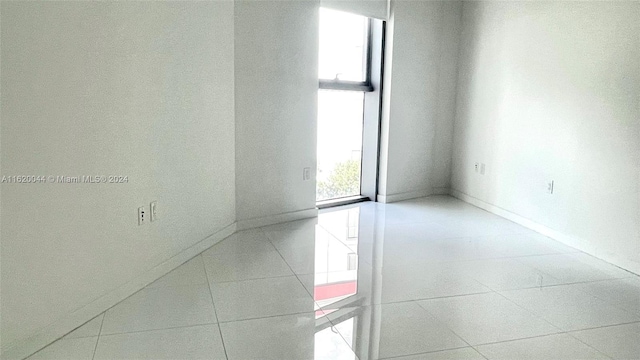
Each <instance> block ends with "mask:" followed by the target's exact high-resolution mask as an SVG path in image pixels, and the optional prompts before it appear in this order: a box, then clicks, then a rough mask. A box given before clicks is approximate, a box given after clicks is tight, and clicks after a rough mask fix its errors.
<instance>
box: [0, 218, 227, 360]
mask: <svg viewBox="0 0 640 360" xmlns="http://www.w3.org/2000/svg"><path fill="white" fill-rule="evenodd" d="M235 231H236V223H233V224H231V225H228V226H226V227H224V228H223V229H221V230H219V231H217V232H215V233H214V234H212V235H210V236H208V237H206V238H205V239H203V240H201V241H199V242H197V243H196V244H194V245H192V246H190V247H189V248H187V249H185V250H182V251H181V252H180V253H178V254H176V255H175V256H173V257H171V258H169V259H168V260H166V261H165V262H163V263H161V264H158V265H157V266H156V267H154V268H152V269H151V270H149V271H147V272H145V273H144V274H142V275H140V276H138V277H136V278H134V279H133V280H131V281H129V282H127V283H126V284H124V285H122V286H120V287H118V288H117V289H115V290H113V291H111V292H109V293H107V294H105V295H104V296H102V297H100V298H98V299H96V300H94V301H93V302H91V303H89V304H87V305H85V306H84V307H82V308H80V309H78V310H76V311H74V312H73V313H71V314H69V315H68V316H66V317H64V318H62V319H60V320H59V321H56V322H54V323H53V324H51V325H49V326H47V327H45V328H44V329H42V330H40V331H39V332H38V333H37V334H35V335H34V336H31V337H29V338H27V339H25V340H22V341H18V342H16V343H14V344H12V345H11V346H9V347H8V348H7V349H6V350H4V351H3V352H2V355H1V356H0V358H2V359H7V360H8V359H24V358H25V357H27V356H30V355H31V354H33V353H35V352H36V351H38V350H40V349H42V348H43V347H45V346H47V345H49V344H50V343H52V342H54V341H56V340H58V339H60V338H61V337H63V336H64V335H66V334H68V333H69V332H71V331H73V330H74V329H76V328H77V327H79V326H81V325H82V324H84V323H85V322H87V321H89V320H90V319H93V318H94V317H96V316H98V315H100V314H101V313H103V312H104V311H106V310H107V309H109V308H111V307H113V306H114V305H116V304H118V303H119V302H121V301H122V300H124V299H126V298H128V297H129V296H131V295H133V294H135V293H136V292H138V291H139V290H141V289H142V288H144V287H145V286H147V285H149V284H150V283H152V282H154V281H156V280H157V279H159V278H161V277H162V276H164V275H165V274H167V273H169V272H170V271H171V270H173V269H175V268H177V267H178V266H180V265H182V264H184V263H185V262H187V261H188V260H190V259H191V258H193V257H194V256H196V255H198V254H200V253H201V252H203V251H204V250H206V249H208V248H210V247H211V246H213V245H215V244H216V243H218V242H220V241H221V240H223V239H225V238H226V237H228V236H230V235H232V234H233V233H234V232H235Z"/></svg>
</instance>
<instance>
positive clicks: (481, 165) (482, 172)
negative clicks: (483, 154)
mask: <svg viewBox="0 0 640 360" xmlns="http://www.w3.org/2000/svg"><path fill="white" fill-rule="evenodd" d="M484 169H485V165H484V163H480V175H484Z"/></svg>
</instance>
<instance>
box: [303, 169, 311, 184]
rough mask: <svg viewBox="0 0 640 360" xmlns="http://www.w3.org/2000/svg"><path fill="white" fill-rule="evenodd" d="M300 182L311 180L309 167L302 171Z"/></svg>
mask: <svg viewBox="0 0 640 360" xmlns="http://www.w3.org/2000/svg"><path fill="white" fill-rule="evenodd" d="M302 180H304V181H307V180H311V168H310V167H306V168H304V169H302Z"/></svg>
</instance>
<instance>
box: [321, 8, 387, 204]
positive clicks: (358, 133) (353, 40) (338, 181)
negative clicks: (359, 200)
mask: <svg viewBox="0 0 640 360" xmlns="http://www.w3.org/2000/svg"><path fill="white" fill-rule="evenodd" d="M372 23H373V21H372V20H371V19H369V18H366V17H364V16H359V15H354V14H349V13H344V12H340V11H335V10H329V9H324V8H322V9H320V55H319V74H318V75H319V76H318V77H319V87H320V90H319V91H318V173H317V191H316V199H317V200H318V201H320V202H322V201H325V200H331V199H340V198H345V197H358V196H361V195H362V194H363V183H364V182H363V165H364V164H367V163H373V164H374V165H376V166H377V138H376V139H375V142H376V145H375V146H376V151H375V154H373V156H375V157H376V161H373V162H372V161H369V162H367V161H366V159H365V156H366V155H367V154H366V151H364V150H365V148H366V146H365V145H366V144H367V139H366V136H367V135H366V134H368V132H367V131H366V126H367V122H366V119H365V118H366V116H367V107H371V106H374V107H375V106H377V104H378V102H377V101H376V102H375V104H370V103H371V101H367V94H368V93H371V92H374V91H376V88H375V87H374V86H373V83H372V58H375V56H372V48H373V46H372V45H373V41H372V39H374V37H373V34H374V31H373V29H372ZM378 47H379V48H381V44H380V46H378ZM380 54H381V51H380ZM380 57H381V55H380V56H378V58H380ZM378 69H379V67H378ZM378 75H379V74H378ZM378 77H379V76H378ZM376 110H377V108H376ZM375 114H376V115H375V117H376V118H375V119H374V120H375V123H376V124H377V123H378V119H377V116H378V115H377V114H378V112H377V111H375ZM375 137H377V130H376V131H375ZM363 146H364V148H363ZM376 171H377V169H373V173H374V176H373V177H374V178H375V173H376ZM369 173H371V171H369ZM373 181H374V182H375V179H374V180H373ZM373 193H374V196H375V189H374V190H373Z"/></svg>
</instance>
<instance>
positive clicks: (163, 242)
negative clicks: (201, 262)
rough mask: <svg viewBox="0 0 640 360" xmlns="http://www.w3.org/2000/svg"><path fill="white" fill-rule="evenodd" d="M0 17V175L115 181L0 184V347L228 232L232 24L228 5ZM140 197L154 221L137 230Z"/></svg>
mask: <svg viewBox="0 0 640 360" xmlns="http://www.w3.org/2000/svg"><path fill="white" fill-rule="evenodd" d="M0 10H1V21H0V23H1V27H2V29H1V30H2V31H1V33H2V35H1V36H2V37H1V42H2V49H1V50H2V54H1V74H2V82H1V85H2V98H1V100H2V106H1V118H2V124H1V134H2V139H1V144H2V149H1V164H2V168H1V172H0V174H1V175H45V176H46V175H68V176H78V175H92V174H99V175H126V176H128V177H129V182H128V183H127V184H100V185H96V184H32V185H20V184H2V185H1V191H2V204H1V211H2V220H1V221H2V222H1V231H2V232H1V236H2V242H1V253H2V269H1V270H2V271H1V272H2V278H1V282H2V304H1V305H2V308H1V312H2V325H1V337H2V350H3V351H4V350H6V349H7V348H9V347H11V346H12V345H14V344H17V343H21V342H24V341H25V339H26V338H27V337H30V336H31V335H33V334H34V333H36V332H38V331H39V330H40V329H41V328H43V327H45V326H47V325H49V324H51V323H53V322H55V321H58V320H60V319H61V318H64V317H65V316H67V315H68V314H70V313H72V312H73V311H76V310H78V309H79V308H81V307H83V306H85V305H87V304H89V303H91V302H92V301H94V300H95V299H97V298H99V297H101V296H103V295H105V294H107V293H109V292H110V291H112V290H114V289H115V288H117V287H119V286H120V285H122V284H124V283H126V282H128V281H130V280H131V279H133V278H136V277H137V276H140V275H141V274H143V273H145V272H147V271H148V270H149V269H151V268H153V267H154V266H156V265H158V264H160V263H162V262H163V261H165V260H167V259H169V258H170V257H172V256H173V255H175V254H177V253H179V252H180V251H182V250H184V249H186V248H188V247H190V246H192V245H194V244H195V243H197V242H198V241H200V240H202V239H203V238H205V237H207V236H209V235H211V234H213V233H214V232H216V231H218V230H220V229H221V228H223V227H225V226H227V225H229V224H231V223H233V222H234V220H235V219H234V217H235V190H234V182H235V174H234V166H235V164H234V158H235V154H234V152H235V150H234V136H233V133H234V121H233V116H234V97H233V94H234V62H233V21H234V17H233V3H232V2H192V1H188V2H66V1H62V2H49V1H45V2H26V1H25V2H5V1H3V2H2V5H1V9H0ZM153 200H157V201H158V212H159V216H160V219H159V220H158V221H157V222H154V223H150V224H146V225H144V226H138V225H137V208H138V207H139V206H143V205H146V206H147V207H148V206H149V202H150V201H153ZM102 310H104V309H102ZM85 320H88V319H85Z"/></svg>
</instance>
